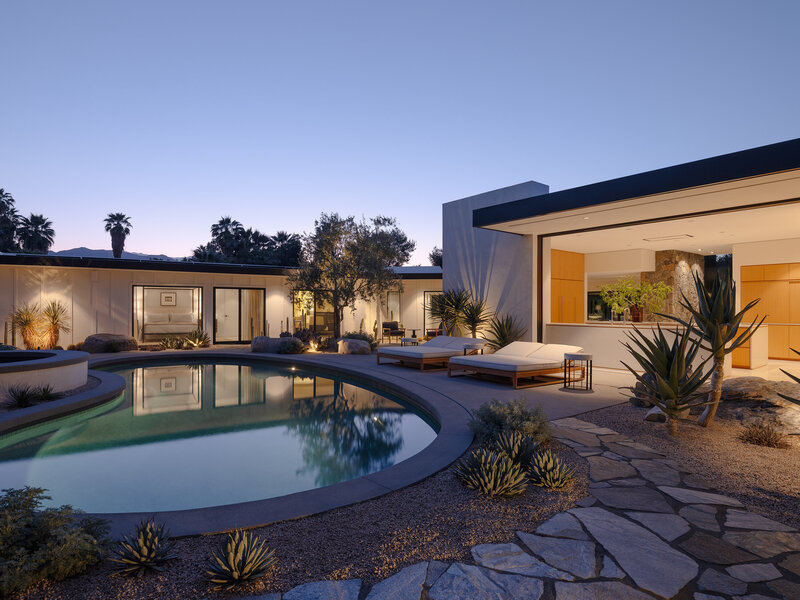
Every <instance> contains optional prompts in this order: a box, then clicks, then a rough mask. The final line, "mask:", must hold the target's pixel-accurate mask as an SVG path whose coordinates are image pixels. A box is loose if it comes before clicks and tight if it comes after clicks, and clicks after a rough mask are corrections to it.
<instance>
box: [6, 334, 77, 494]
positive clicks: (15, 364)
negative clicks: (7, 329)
mask: <svg viewBox="0 0 800 600" xmlns="http://www.w3.org/2000/svg"><path fill="white" fill-rule="evenodd" d="M88 359H89V355H88V354H87V353H86V352H75V351H72V350H3V351H2V352H0V392H2V391H3V390H6V389H8V388H10V387H12V386H15V385H37V386H44V385H48V386H50V387H51V388H52V390H53V391H54V392H64V391H67V390H71V389H74V388H77V387H80V386H82V385H85V384H86V375H87V371H88ZM0 481H2V479H0Z"/></svg>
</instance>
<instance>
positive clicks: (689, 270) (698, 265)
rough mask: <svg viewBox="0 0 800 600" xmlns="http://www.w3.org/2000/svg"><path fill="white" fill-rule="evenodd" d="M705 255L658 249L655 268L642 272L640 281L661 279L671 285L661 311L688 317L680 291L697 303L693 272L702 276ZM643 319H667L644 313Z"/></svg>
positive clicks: (683, 317) (651, 281) (682, 317)
mask: <svg viewBox="0 0 800 600" xmlns="http://www.w3.org/2000/svg"><path fill="white" fill-rule="evenodd" d="M704 262H705V257H704V256H703V255H702V254H692V253H691V252H681V251H680V250H659V251H657V252H656V270H655V271H648V272H644V273H642V281H647V282H650V283H656V282H658V281H663V282H664V283H666V284H667V285H669V286H671V287H672V293H671V294H670V295H669V296H667V299H666V300H665V301H664V308H663V310H662V311H661V312H663V313H665V314H669V315H675V316H677V317H680V318H681V319H688V318H689V313H688V311H687V310H686V309H684V308H682V307H681V305H680V304H681V301H682V300H683V297H682V296H681V291H683V293H684V294H686V297H687V298H688V299H689V301H690V302H691V303H692V304H696V303H697V293H696V291H695V287H694V280H693V275H692V274H693V273H695V272H696V273H698V274H699V275H700V277H702V276H703V265H704ZM644 320H645V321H662V322H663V321H669V319H665V318H664V317H657V316H655V315H652V314H649V313H645V315H644Z"/></svg>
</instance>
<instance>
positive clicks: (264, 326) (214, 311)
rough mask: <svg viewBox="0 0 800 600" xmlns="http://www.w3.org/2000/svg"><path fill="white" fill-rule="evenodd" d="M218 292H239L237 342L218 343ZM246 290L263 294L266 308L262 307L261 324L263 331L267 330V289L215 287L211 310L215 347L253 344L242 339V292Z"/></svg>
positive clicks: (212, 292)
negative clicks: (218, 345)
mask: <svg viewBox="0 0 800 600" xmlns="http://www.w3.org/2000/svg"><path fill="white" fill-rule="evenodd" d="M217 290H238V291H239V306H238V310H239V319H238V322H237V327H236V330H237V332H238V339H236V340H226V341H224V342H218V341H217ZM244 290H253V291H260V292H263V294H262V300H263V301H264V306H263V307H262V312H261V314H262V316H263V319H262V320H263V323H262V324H261V331H266V330H267V288H260V287H239V286H235V285H220V286H214V287H213V288H212V291H211V295H212V298H211V301H212V308H211V315H212V317H213V319H214V320H213V322H212V332H213V333H212V336H211V338H212V343H213V344H214V345H217V344H246V343H249V342H252V341H253V340H243V339H242V291H244Z"/></svg>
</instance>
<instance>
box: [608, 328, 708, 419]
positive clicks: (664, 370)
mask: <svg viewBox="0 0 800 600" xmlns="http://www.w3.org/2000/svg"><path fill="white" fill-rule="evenodd" d="M693 326H694V325H693V321H692V320H691V319H690V320H689V322H688V326H687V328H686V329H685V330H683V331H681V330H679V329H676V330H675V337H674V338H673V339H672V341H670V340H668V339H667V336H666V335H665V334H664V330H663V329H661V325H659V326H658V328H657V329H656V331H654V332H653V339H650V338H648V337H647V336H646V335H645V334H643V333H642V332H641V331H640V330H639V329H636V328H635V327H634V329H633V333H628V332H626V333H627V336H628V338H629V339H630V342H623V343H622V345H623V346H625V348H627V350H628V352H630V354H631V356H633V357H634V358H635V359H636V362H638V363H639V366H640V367H641V369H642V371H644V373H641V372H638V371H636V370H634V369H633V368H632V367H630V366H629V365H628V364H627V363H626V362H624V361H622V364H623V365H625V367H626V368H627V369H628V370H629V371H630V372H631V373H633V376H634V377H635V378H636V381H638V382H639V384H640V385H641V386H643V387H644V390H645V393H646V395H647V396H648V398H647V399H648V400H649V401H650V402H652V403H653V404H655V405H656V406H658V408H660V409H661V410H662V411H663V412H664V414H665V415H667V426H668V429H669V434H670V435H677V434H678V418H679V417H680V415H681V414H683V413H684V412H685V411H686V410H688V409H690V408H692V407H695V406H702V405H704V404H706V403H705V402H702V401H699V402H698V399H699V398H701V397H702V396H703V394H702V393H700V392H698V389H699V388H700V386H701V385H703V384H704V383H705V382H706V380H707V379H708V378H709V376H711V374H712V373H713V372H714V371H708V372H706V373H703V369H702V367H703V366H704V365H705V364H706V363H707V362H708V360H709V359H710V358H711V357H707V358H706V359H705V360H704V361H702V362H701V363H700V364H699V365H698V366H697V368H695V369H694V370H693V369H692V363H693V362H694V360H695V357H696V356H697V352H698V351H699V350H700V348H701V345H702V341H701V340H699V339H693V338H692V336H691V333H690V331H691V330H692V327H693ZM628 389H629V390H630V391H631V393H632V394H634V396H635V395H636V390H635V388H634V387H629V388H628Z"/></svg>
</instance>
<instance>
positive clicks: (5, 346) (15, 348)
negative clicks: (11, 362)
mask: <svg viewBox="0 0 800 600" xmlns="http://www.w3.org/2000/svg"><path fill="white" fill-rule="evenodd" d="M3 350H18V348H17V347H16V346H9V345H8V344H0V351H3Z"/></svg>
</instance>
